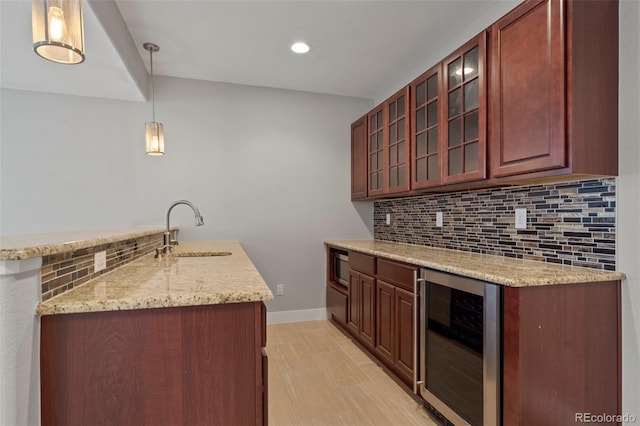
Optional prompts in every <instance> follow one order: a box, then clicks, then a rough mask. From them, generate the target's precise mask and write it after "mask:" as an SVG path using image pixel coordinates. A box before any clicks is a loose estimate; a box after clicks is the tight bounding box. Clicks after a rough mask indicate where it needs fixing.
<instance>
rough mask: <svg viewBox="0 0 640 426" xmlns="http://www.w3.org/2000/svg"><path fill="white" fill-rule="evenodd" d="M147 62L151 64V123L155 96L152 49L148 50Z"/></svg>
mask: <svg viewBox="0 0 640 426" xmlns="http://www.w3.org/2000/svg"><path fill="white" fill-rule="evenodd" d="M149 62H151V110H152V111H153V122H154V123H155V122H156V94H155V90H154V89H153V49H149Z"/></svg>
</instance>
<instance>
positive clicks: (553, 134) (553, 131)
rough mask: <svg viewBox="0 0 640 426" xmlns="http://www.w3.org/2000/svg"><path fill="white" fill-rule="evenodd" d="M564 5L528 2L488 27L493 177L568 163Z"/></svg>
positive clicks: (556, 2)
mask: <svg viewBox="0 0 640 426" xmlns="http://www.w3.org/2000/svg"><path fill="white" fill-rule="evenodd" d="M562 5H563V2H560V1H550V0H547V1H536V2H530V3H527V4H524V5H523V6H522V7H519V8H517V9H515V10H514V11H513V12H511V13H510V14H508V15H506V16H505V17H504V18H502V19H501V20H499V21H498V22H497V23H495V24H494V25H493V27H492V39H491V46H492V52H493V53H492V58H493V59H492V82H491V84H492V104H491V117H490V123H491V124H490V126H491V141H490V144H491V175H492V176H494V177H499V176H509V175H514V174H520V173H527V172H535V171H540V170H547V169H553V168H559V167H564V166H566V134H565V100H564V96H565V75H566V72H565V71H566V70H565V67H566V65H565V47H564V23H563V20H562V13H561V9H562V7H563V6H562Z"/></svg>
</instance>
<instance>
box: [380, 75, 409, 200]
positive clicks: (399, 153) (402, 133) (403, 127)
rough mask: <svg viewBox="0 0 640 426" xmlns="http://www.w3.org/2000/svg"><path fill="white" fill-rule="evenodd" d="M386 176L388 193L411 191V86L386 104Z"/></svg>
mask: <svg viewBox="0 0 640 426" xmlns="http://www.w3.org/2000/svg"><path fill="white" fill-rule="evenodd" d="M385 111H386V126H387V129H386V130H387V132H386V134H387V138H386V140H385V149H386V155H385V158H386V164H385V174H386V182H387V185H388V187H387V191H386V192H388V193H398V192H404V191H408V190H409V186H410V185H409V181H410V174H409V140H408V139H407V138H408V137H409V134H410V131H411V130H410V128H409V86H407V87H406V88H404V89H402V90H401V91H399V92H398V93H396V94H395V95H393V96H392V97H391V98H389V99H388V100H387V101H386V102H385Z"/></svg>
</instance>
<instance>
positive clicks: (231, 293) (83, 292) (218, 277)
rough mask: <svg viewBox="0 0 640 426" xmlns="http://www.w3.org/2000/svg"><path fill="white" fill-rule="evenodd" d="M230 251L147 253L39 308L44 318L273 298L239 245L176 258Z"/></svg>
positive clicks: (196, 247)
mask: <svg viewBox="0 0 640 426" xmlns="http://www.w3.org/2000/svg"><path fill="white" fill-rule="evenodd" d="M209 251H212V252H231V255H229V256H201V257H178V256H172V255H169V256H164V257H162V258H159V259H156V258H155V257H154V254H153V253H151V254H148V255H146V256H143V257H141V258H140V259H138V260H135V261H133V262H131V263H127V264H126V265H123V266H121V267H120V268H118V269H115V270H113V271H111V272H109V273H106V274H104V275H101V276H99V277H98V278H95V279H93V280H91V281H89V282H87V283H86V284H83V285H81V286H79V287H77V288H74V289H72V290H69V291H68V292H66V293H63V294H61V295H59V296H54V297H52V298H51V299H49V300H47V301H46V302H43V303H41V304H40V305H38V308H37V310H36V312H37V313H38V314H40V315H51V314H64V313H80V312H100V311H118V310H129V309H150V308H164V307H172V306H194V305H214V304H223V303H239V302H257V301H265V300H271V299H273V294H272V293H271V290H270V289H269V287H267V285H266V283H265V282H264V280H263V279H262V277H261V276H260V274H259V273H258V271H257V270H256V268H255V266H254V265H253V263H252V262H251V260H250V259H249V256H247V254H246V253H245V251H244V250H243V249H242V246H241V245H240V243H238V242H189V243H180V245H178V246H175V247H174V248H173V253H174V254H180V253H185V254H186V253H191V254H193V253H201V252H209Z"/></svg>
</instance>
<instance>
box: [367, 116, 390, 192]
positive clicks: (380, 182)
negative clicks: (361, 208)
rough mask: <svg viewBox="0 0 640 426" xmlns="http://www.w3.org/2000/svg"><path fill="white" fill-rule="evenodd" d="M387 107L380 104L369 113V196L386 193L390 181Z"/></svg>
mask: <svg viewBox="0 0 640 426" xmlns="http://www.w3.org/2000/svg"><path fill="white" fill-rule="evenodd" d="M384 111H385V108H384V105H380V106H379V107H378V108H376V109H375V110H373V111H372V112H370V113H369V115H368V123H369V124H368V132H367V135H368V144H367V145H368V147H367V148H368V155H369V161H368V166H369V167H368V170H367V171H368V178H367V182H368V189H367V193H368V195H369V196H375V195H380V194H384V193H385V191H386V187H387V185H388V181H386V180H385V174H386V173H385V170H384V165H385V159H384V157H385V151H386V149H385V140H386V139H387V138H386V137H385V135H386V133H387V132H386V121H385V114H384Z"/></svg>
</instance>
